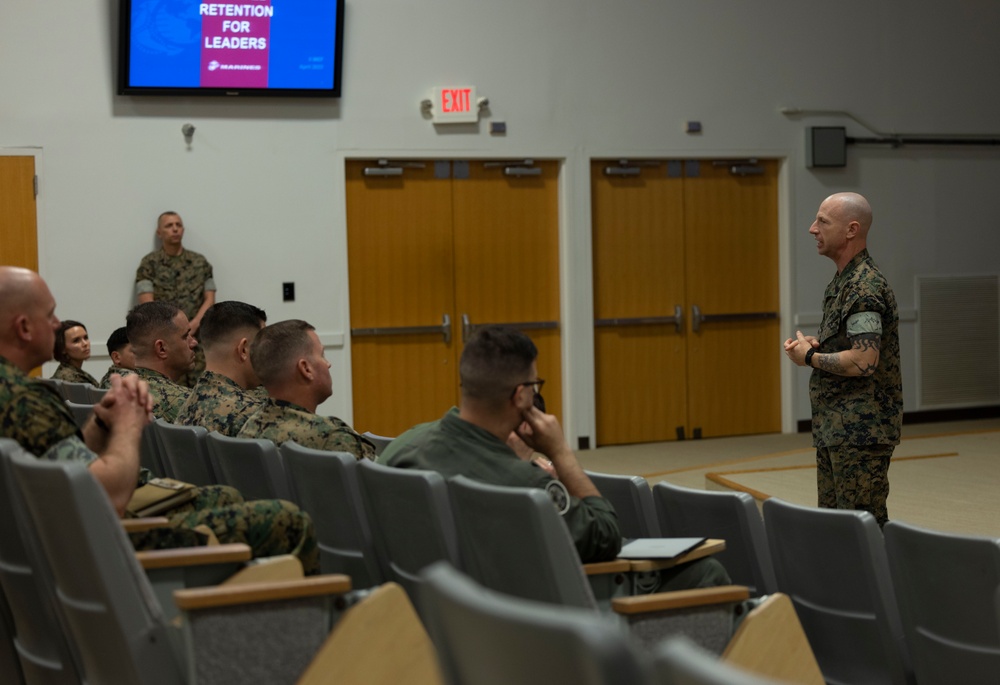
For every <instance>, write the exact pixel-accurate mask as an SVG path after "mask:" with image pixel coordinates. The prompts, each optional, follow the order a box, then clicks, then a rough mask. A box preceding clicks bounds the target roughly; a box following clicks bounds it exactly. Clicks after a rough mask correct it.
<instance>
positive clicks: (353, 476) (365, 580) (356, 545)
mask: <svg viewBox="0 0 1000 685" xmlns="http://www.w3.org/2000/svg"><path fill="white" fill-rule="evenodd" d="M280 450H281V454H282V456H283V457H284V460H285V469H286V470H287V471H288V477H289V479H290V480H291V485H292V488H293V489H294V490H295V496H296V498H297V499H298V503H299V506H300V507H302V509H303V510H305V511H307V512H308V513H309V515H310V516H312V520H313V524H315V526H316V537H317V541H318V543H319V558H320V565H321V567H322V570H323V573H344V574H347V575H348V576H350V577H351V583H352V585H353V586H354V587H356V588H366V587H372V586H374V585H379V584H380V583H381V582H382V571H381V569H380V568H379V565H378V559H377V558H376V555H375V547H374V545H373V544H372V535H371V529H370V528H369V525H368V517H367V515H366V514H365V510H364V505H363V504H362V502H361V490H360V486H359V485H358V474H357V464H358V460H357V459H356V458H355V456H354V455H353V454H349V453H347V452H325V451H323V450H317V449H312V448H309V447H303V446H302V445H299V444H298V443H296V442H295V441H289V442H286V443H284V444H283V445H282V446H281V448H280Z"/></svg>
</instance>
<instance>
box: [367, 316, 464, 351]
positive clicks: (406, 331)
mask: <svg viewBox="0 0 1000 685" xmlns="http://www.w3.org/2000/svg"><path fill="white" fill-rule="evenodd" d="M432 333H440V334H441V335H442V336H443V337H444V344H445V345H447V344H448V343H450V342H451V317H450V316H448V315H447V314H445V315H443V316H442V317H441V325H440V326H392V327H386V328H352V329H351V336H353V337H357V338H361V337H365V336H372V335H429V334H432Z"/></svg>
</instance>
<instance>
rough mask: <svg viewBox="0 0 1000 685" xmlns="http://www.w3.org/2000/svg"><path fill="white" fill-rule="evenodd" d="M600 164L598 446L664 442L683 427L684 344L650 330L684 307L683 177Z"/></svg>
mask: <svg viewBox="0 0 1000 685" xmlns="http://www.w3.org/2000/svg"><path fill="white" fill-rule="evenodd" d="M606 166H607V164H606V163H604V162H594V163H593V164H592V166H591V179H592V183H591V193H592V205H593V210H592V211H593V214H592V218H593V226H594V229H593V240H594V243H593V245H594V248H593V253H594V257H593V263H594V317H595V324H596V326H597V328H596V332H595V339H594V355H595V365H596V369H595V375H596V383H597V396H596V411H597V435H598V440H599V441H600V444H624V443H632V442H654V441H662V440H672V439H675V438H676V431H677V427H678V426H685V425H686V423H687V406H686V399H685V398H686V393H687V391H686V384H687V372H686V364H687V362H686V349H685V344H686V343H685V339H684V337H683V330H681V331H678V330H677V327H676V326H675V325H674V324H670V323H667V324H662V323H661V324H656V323H653V322H655V321H656V320H658V319H662V318H663V317H672V316H674V314H675V309H676V308H677V307H681V311H682V312H683V308H684V306H685V304H686V297H685V281H684V186H683V179H681V178H668V177H667V174H666V170H665V167H664V165H662V164H660V165H657V166H655V167H649V166H642V167H639V176H637V177H628V178H623V177H617V176H608V175H606V174H605V173H604V168H605V167H606ZM634 319H644V320H645V322H644V323H639V322H635V323H633V324H629V320H634Z"/></svg>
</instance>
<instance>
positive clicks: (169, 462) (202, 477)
mask: <svg viewBox="0 0 1000 685" xmlns="http://www.w3.org/2000/svg"><path fill="white" fill-rule="evenodd" d="M150 428H151V430H152V432H153V435H154V437H155V439H156V440H157V442H158V445H159V448H160V454H161V455H162V456H163V461H164V463H165V465H166V466H167V468H168V470H169V471H170V473H171V474H172V477H173V478H176V479H177V480H182V481H184V482H185V483H192V484H194V485H215V484H216V483H218V482H219V480H218V478H217V477H216V475H215V471H214V470H213V468H212V461H211V459H210V458H209V456H208V445H207V443H206V438H207V436H208V431H207V430H205V429H204V428H203V427H201V426H178V425H176V424H173V423H168V422H167V421H165V420H164V419H156V421H154V422H153V424H152V426H150Z"/></svg>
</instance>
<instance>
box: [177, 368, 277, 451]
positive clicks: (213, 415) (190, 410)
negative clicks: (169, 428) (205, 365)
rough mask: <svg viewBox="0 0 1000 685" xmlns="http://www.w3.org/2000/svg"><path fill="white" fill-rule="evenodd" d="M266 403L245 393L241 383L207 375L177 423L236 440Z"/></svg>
mask: <svg viewBox="0 0 1000 685" xmlns="http://www.w3.org/2000/svg"><path fill="white" fill-rule="evenodd" d="M262 404H263V402H262V401H261V400H259V399H257V398H256V397H254V396H253V394H252V393H251V392H248V391H246V390H244V389H243V388H242V387H241V386H240V384H239V383H237V382H236V381H234V380H233V379H231V378H229V377H228V376H225V375H223V374H221V373H215V372H214V371H205V373H203V374H202V375H201V378H199V379H198V382H197V383H196V384H195V386H194V388H193V389H192V390H191V396H190V397H188V398H187V401H186V402H185V403H184V404H183V406H181V409H180V411H179V412H178V414H177V419H176V420H175V421H174V423H178V424H180V425H182V426H203V427H205V428H206V429H208V430H209V431H218V432H219V433H222V434H223V435H228V436H230V437H232V438H235V437H236V436H237V435H238V434H239V432H240V428H242V427H243V424H244V423H246V421H247V419H248V418H250V416H251V414H253V413H254V412H256V411H257V410H258V409H260V407H261V406H262Z"/></svg>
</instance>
